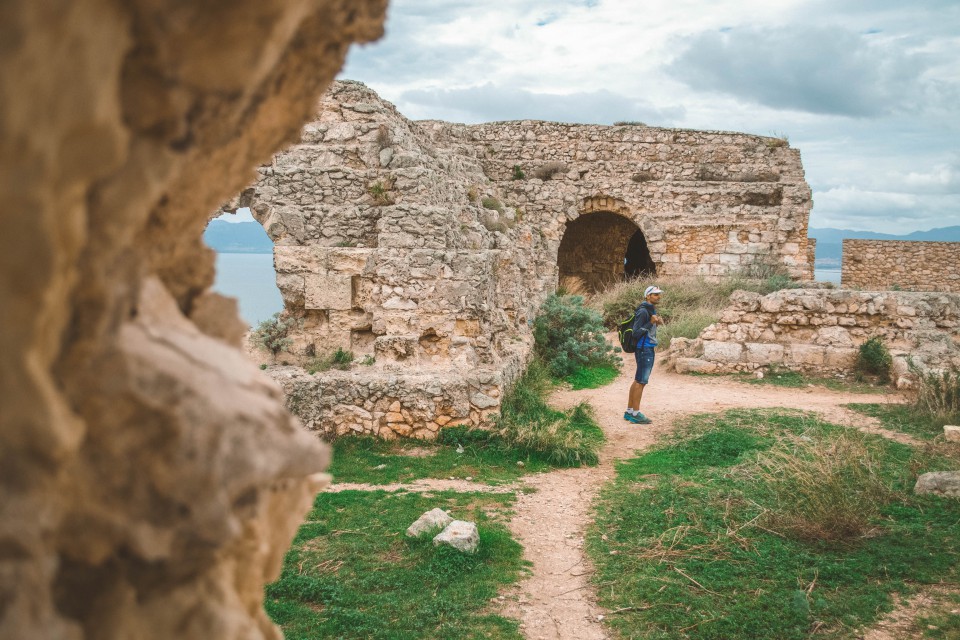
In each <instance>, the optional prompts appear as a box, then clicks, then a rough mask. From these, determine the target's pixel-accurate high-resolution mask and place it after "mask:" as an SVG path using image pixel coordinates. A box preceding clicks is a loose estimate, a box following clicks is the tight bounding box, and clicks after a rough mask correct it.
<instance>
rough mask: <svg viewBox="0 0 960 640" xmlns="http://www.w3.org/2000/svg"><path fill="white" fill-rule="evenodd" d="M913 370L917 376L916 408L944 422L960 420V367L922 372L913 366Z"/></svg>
mask: <svg viewBox="0 0 960 640" xmlns="http://www.w3.org/2000/svg"><path fill="white" fill-rule="evenodd" d="M911 370H912V371H913V373H914V374H915V375H916V376H917V386H916V399H915V401H914V406H915V408H916V410H917V411H919V412H920V413H921V414H923V415H925V416H929V417H931V418H935V419H937V420H938V421H940V422H943V423H944V424H946V422H947V421H956V420H960V369H957V368H956V367H951V368H949V369H946V370H944V371H927V372H921V371H919V370H918V369H917V368H916V367H913V366H911ZM954 424H955V422H954Z"/></svg>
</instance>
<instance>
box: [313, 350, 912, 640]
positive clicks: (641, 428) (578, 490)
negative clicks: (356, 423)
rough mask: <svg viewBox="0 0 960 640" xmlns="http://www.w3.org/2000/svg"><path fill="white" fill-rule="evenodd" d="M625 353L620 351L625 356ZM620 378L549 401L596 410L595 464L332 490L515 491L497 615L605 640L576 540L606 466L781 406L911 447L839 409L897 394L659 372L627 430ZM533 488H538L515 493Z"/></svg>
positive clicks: (524, 625) (542, 629)
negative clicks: (710, 421) (695, 429)
mask: <svg viewBox="0 0 960 640" xmlns="http://www.w3.org/2000/svg"><path fill="white" fill-rule="evenodd" d="M624 355H626V354H624ZM627 357H628V358H630V361H625V366H624V367H623V373H622V374H621V376H620V378H619V379H617V380H616V381H615V382H614V383H612V384H610V385H608V386H606V387H603V388H601V389H592V390H585V391H569V390H567V391H559V392H557V393H555V394H554V396H553V397H552V399H551V403H552V404H553V405H554V406H557V407H559V408H567V407H571V406H573V405H575V404H576V403H578V402H580V401H582V400H586V401H588V402H589V403H590V404H592V405H593V407H594V408H595V410H596V415H597V421H598V422H599V424H600V426H601V427H602V428H603V430H604V432H605V433H606V435H607V444H606V445H605V446H604V448H603V450H602V451H601V456H600V458H601V461H600V464H599V465H598V466H596V467H588V468H580V469H563V470H557V471H553V472H550V473H543V474H534V475H531V476H527V477H525V478H522V479H521V480H519V481H518V483H516V484H514V485H511V486H507V487H496V488H491V487H489V486H486V485H482V484H477V483H472V482H465V481H460V480H419V481H416V482H414V483H410V484H405V485H387V486H378V487H373V486H370V485H343V484H338V485H334V486H333V487H331V489H330V490H332V491H337V490H343V489H347V488H350V489H386V490H396V489H400V488H403V489H406V490H408V491H434V490H442V489H454V490H461V491H491V490H493V491H499V492H508V491H515V492H516V495H517V502H516V505H515V515H514V517H513V519H512V520H511V522H510V529H511V531H512V532H513V534H514V536H515V537H516V538H517V540H519V542H520V543H521V544H522V545H523V547H524V556H525V558H526V559H527V560H529V561H530V562H531V563H532V569H531V574H530V575H529V577H528V578H526V579H525V580H524V581H523V582H521V583H520V584H519V585H517V586H516V587H514V588H513V589H512V590H511V591H510V592H509V593H506V594H504V596H503V597H502V598H501V599H500V603H501V604H500V606H499V607H498V608H499V609H500V610H501V611H502V613H503V614H504V615H507V616H510V617H513V618H516V619H519V620H520V622H521V629H522V631H523V633H524V635H525V637H527V638H529V639H530V640H539V639H550V640H554V639H564V640H566V639H578V640H580V639H583V640H592V639H599V638H608V637H609V636H608V634H607V632H606V630H605V629H604V627H603V625H602V620H603V617H604V616H605V615H609V614H608V612H605V611H604V610H603V609H601V608H600V607H599V606H598V605H597V604H596V595H595V593H594V591H593V588H592V585H591V584H590V581H589V580H590V575H591V572H592V567H591V566H590V563H589V560H588V559H587V557H586V555H585V553H584V549H583V546H584V533H585V530H586V527H587V525H588V524H589V521H590V511H591V505H592V503H593V500H594V498H595V497H596V494H597V492H598V490H599V489H600V487H601V486H602V485H603V484H604V483H605V482H606V481H608V480H610V479H612V478H613V476H614V462H615V461H616V460H618V459H621V458H629V457H633V456H634V455H635V454H636V452H638V451H642V450H644V449H646V448H647V447H649V446H651V445H652V444H653V443H654V442H656V440H657V439H658V438H659V437H660V436H662V435H663V434H665V433H668V432H670V431H672V430H673V429H675V428H677V426H678V424H679V423H680V422H681V420H682V418H684V417H685V416H689V415H691V414H694V413H703V412H715V411H722V410H725V409H731V408H766V407H788V408H795V409H802V410H805V411H812V412H815V413H817V414H820V415H822V416H823V417H824V418H825V419H827V420H829V421H830V422H834V423H837V424H843V425H846V426H850V427H852V428H857V429H860V430H863V431H868V432H871V433H877V434H879V435H882V436H885V437H888V438H891V439H893V440H897V441H899V442H904V443H908V444H914V443H915V441H914V440H913V439H912V438H910V437H909V436H905V435H903V434H899V433H894V432H889V431H886V430H884V429H881V428H880V427H879V425H878V423H877V422H876V420H874V419H872V418H868V417H866V416H862V415H860V414H857V413H854V412H852V411H849V410H846V409H844V408H842V407H841V406H840V405H843V404H847V403H852V402H869V403H877V402H900V401H902V398H900V397H898V396H896V395H875V394H871V395H864V394H852V393H842V392H836V391H830V390H827V389H824V388H821V387H808V388H804V389H788V388H781V387H775V386H772V385H752V384H747V383H741V382H737V381H736V380H733V379H731V378H728V377H704V376H688V375H678V374H675V373H671V372H667V371H664V370H663V369H662V368H661V367H660V366H659V365H658V367H657V368H656V370H655V371H654V373H653V375H652V376H651V379H650V384H649V385H648V386H647V389H646V392H645V396H644V399H643V403H642V404H641V410H642V411H643V412H644V413H645V414H646V415H647V416H648V417H650V418H651V419H652V420H653V424H650V425H634V424H631V423H628V422H626V421H625V420H624V419H623V412H624V409H625V408H626V395H627V389H628V387H629V385H630V379H631V377H632V375H633V370H634V366H633V362H632V356H627ZM524 487H526V488H535V489H536V491H532V492H531V491H529V490H527V491H523V490H522V489H523V488H524Z"/></svg>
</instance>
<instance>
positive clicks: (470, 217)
mask: <svg viewBox="0 0 960 640" xmlns="http://www.w3.org/2000/svg"><path fill="white" fill-rule="evenodd" d="M259 172H260V176H259V179H258V180H257V181H256V183H255V184H254V185H253V186H251V187H250V188H248V189H247V190H245V191H244V192H243V193H242V194H241V195H240V196H239V197H238V198H236V199H235V200H234V201H232V202H230V203H229V204H228V205H226V206H225V207H224V209H225V210H233V209H236V208H238V207H241V206H249V207H250V208H251V210H252V212H253V215H254V216H255V217H256V218H257V219H258V220H260V221H261V222H262V223H263V225H264V227H265V228H266V230H267V232H268V233H269V234H270V236H271V237H272V238H273V240H274V242H275V249H274V262H275V266H276V270H277V283H278V285H279V287H280V290H281V292H282V294H283V298H284V303H285V306H286V310H287V312H288V313H289V314H290V315H292V316H293V317H295V318H296V319H297V320H298V322H299V327H298V329H297V331H296V332H295V333H296V335H295V344H294V346H293V348H292V350H291V351H292V354H293V358H292V359H293V360H296V361H297V363H299V364H305V363H308V362H309V360H310V359H311V358H313V357H317V356H320V355H322V354H325V353H329V352H331V351H333V350H335V349H337V348H343V349H348V350H350V351H353V352H354V354H355V355H356V356H357V358H358V359H363V358H364V357H366V356H372V357H373V358H374V359H375V363H374V364H372V365H370V366H369V367H359V368H357V369H355V370H354V371H351V372H350V373H349V374H340V373H335V374H324V375H322V376H321V375H319V374H318V375H317V376H313V377H311V376H309V375H306V374H305V373H303V371H302V369H297V368H295V367H289V368H280V369H275V370H273V371H272V373H273V375H274V377H275V379H277V380H278V382H280V384H281V385H282V386H283V387H284V389H285V391H286V392H287V394H288V397H289V398H291V402H290V406H291V407H292V408H294V410H295V411H296V412H297V413H298V415H300V416H301V417H302V418H303V419H304V421H305V422H306V423H307V424H308V426H312V427H313V428H316V429H321V430H324V431H328V432H333V433H345V432H348V431H362V432H369V433H375V434H379V435H381V436H385V437H393V436H394V435H403V436H413V437H420V438H432V437H434V436H435V434H436V432H437V431H438V429H439V428H440V427H443V426H444V425H447V424H468V425H474V426H476V425H481V424H483V423H484V421H485V419H486V418H487V417H488V416H489V415H490V414H491V413H495V412H497V411H498V409H499V402H500V397H501V394H502V393H503V390H504V387H505V386H506V385H508V384H509V383H510V382H511V381H512V380H513V379H514V378H515V377H516V376H517V375H518V373H519V372H520V371H521V370H522V367H523V365H524V363H525V362H526V359H527V357H528V354H529V352H530V348H531V342H532V338H531V332H530V329H529V325H530V323H531V322H532V320H533V318H534V316H535V314H536V311H537V309H538V307H539V305H540V304H541V303H542V301H543V300H544V299H545V297H546V296H547V295H548V294H549V293H551V292H552V291H553V290H554V289H555V288H556V286H557V284H558V281H559V280H561V279H563V278H567V277H576V278H579V279H581V280H582V281H583V282H584V283H585V285H586V286H587V287H589V288H596V287H598V286H600V285H602V284H604V283H607V282H610V281H613V280H616V279H619V278H622V277H623V276H624V274H625V273H626V274H628V275H636V274H638V273H643V272H646V273H649V274H703V275H706V276H721V275H724V274H728V273H732V272H748V273H750V272H754V273H764V272H765V271H768V270H769V269H771V268H773V267H782V268H784V269H785V270H786V271H787V272H789V273H790V275H791V276H793V277H794V278H796V279H799V280H811V279H812V273H813V241H812V240H808V238H807V219H808V217H809V212H810V206H811V202H810V189H809V187H808V186H807V184H806V182H805V181H804V178H803V169H802V167H801V164H800V154H799V152H798V151H796V150H795V149H791V148H789V147H788V146H787V145H786V143H785V142H784V141H782V140H779V139H776V138H764V137H758V136H751V135H745V134H737V133H720V132H699V131H686V130H676V129H657V128H652V127H646V126H636V125H624V126H585V125H570V124H558V123H548V122H533V121H523V122H501V123H491V124H482V125H472V126H467V125H459V124H450V123H444V122H434V121H425V122H411V121H409V120H407V119H406V118H404V117H403V116H402V115H401V114H400V113H398V112H397V110H396V109H395V108H394V107H393V106H392V105H391V104H389V103H387V102H385V101H383V100H381V99H380V98H379V97H378V96H377V95H376V94H375V93H374V92H373V91H371V90H370V89H368V88H366V87H365V86H363V85H362V84H359V83H355V82H339V83H336V84H335V85H334V87H333V88H332V89H331V90H330V91H329V92H328V93H327V94H326V95H325V97H324V99H323V100H322V101H321V103H320V105H319V108H318V111H317V116H316V119H315V120H314V121H313V122H311V123H310V124H308V125H307V126H306V127H304V129H303V131H302V133H301V137H300V141H299V142H298V143H297V144H295V145H293V146H291V147H290V148H288V149H287V150H286V151H284V152H283V153H280V154H277V155H276V156H275V157H274V159H273V162H272V163H270V164H269V165H265V166H263V167H261V168H260V170H259ZM368 361H369V360H368ZM423 388H429V389H438V391H437V392H436V393H426V394H424V393H422V392H421V389H423Z"/></svg>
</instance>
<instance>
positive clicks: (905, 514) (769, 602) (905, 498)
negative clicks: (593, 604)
mask: <svg viewBox="0 0 960 640" xmlns="http://www.w3.org/2000/svg"><path fill="white" fill-rule="evenodd" d="M841 441H845V442H847V443H848V445H845V446H844V447H835V446H833V445H834V444H835V443H837V442H841ZM857 456H861V457H863V458H862V459H861V458H858V457H857ZM838 457H839V458H841V459H842V461H845V463H844V464H840V463H838V462H836V461H834V458H838ZM867 459H869V462H868V463H865V465H859V463H860V462H861V461H866V460H867ZM788 461H789V463H788ZM805 461H808V462H809V463H810V464H809V465H808V464H805ZM942 462H943V461H942V460H939V461H938V460H937V459H935V456H934V455H933V454H930V453H927V452H923V451H921V452H917V451H914V450H913V449H912V448H911V447H908V446H905V445H901V444H898V443H894V442H890V441H886V440H883V439H882V438H878V437H874V436H868V435H865V434H860V433H859V432H856V431H851V430H849V429H845V428H843V427H839V426H836V425H831V424H827V423H823V422H820V421H819V420H818V419H816V418H815V417H814V416H812V415H810V414H805V413H801V412H795V411H782V410H781V411H768V410H752V411H729V412H726V413H724V414H721V415H709V416H697V417H695V418H693V419H691V420H690V422H689V423H688V424H687V425H686V426H685V428H682V429H681V430H680V431H679V432H678V435H676V436H673V437H672V438H671V439H670V440H669V441H667V442H665V443H664V444H662V445H661V446H659V447H658V448H656V449H654V450H652V451H650V452H648V453H646V454H644V455H643V456H640V457H639V458H636V459H634V460H631V461H628V462H624V463H621V464H620V465H619V466H618V469H617V478H616V479H615V480H614V481H613V482H611V483H610V484H609V485H608V486H607V487H605V488H604V490H603V491H602V492H601V496H600V499H599V501H598V503H597V510H596V520H595V523H594V525H593V526H592V527H591V529H590V531H589V533H588V537H587V547H588V550H589V553H590V555H591V556H592V558H593V561H594V563H595V565H596V568H597V573H596V576H595V581H596V584H597V588H598V594H599V596H600V600H601V604H602V605H603V606H604V607H607V608H608V609H610V610H611V611H616V614H612V615H609V616H608V617H607V619H606V620H607V623H608V624H610V625H611V626H612V627H614V628H615V629H616V630H617V631H618V632H619V633H620V634H621V635H622V636H623V637H630V638H634V637H636V638H640V637H642V638H712V639H721V638H723V639H726V638H782V639H794V638H796V639H799V638H808V637H810V636H811V635H814V634H816V635H818V636H819V635H822V636H824V637H831V638H853V637H856V633H857V630H858V629H860V628H862V627H864V626H869V625H871V624H873V623H875V622H876V621H877V620H878V619H879V618H880V617H882V616H883V614H884V613H885V612H887V611H889V610H890V609H891V608H892V607H893V605H894V602H893V598H892V597H891V594H893V593H899V594H907V595H909V594H911V593H914V592H915V591H916V590H917V589H918V588H922V586H923V585H932V584H938V583H941V582H946V583H956V582H957V580H958V578H960V574H958V566H960V562H958V561H960V527H958V526H957V523H958V521H960V501H958V500H951V499H942V498H933V497H929V496H915V495H913V494H912V491H911V490H910V489H911V487H912V485H913V482H914V481H915V478H916V470H917V469H918V468H922V470H924V471H926V470H934V469H933V467H936V466H937V465H938V464H942ZM858 466H866V467H868V472H869V474H870V475H869V478H867V479H865V476H864V475H863V473H862V472H861V471H859V470H858ZM926 467H930V468H926ZM851 471H856V473H851ZM811 472H812V473H813V475H812V474H811ZM815 474H821V475H822V476H823V480H822V481H821V482H816V481H811V480H816V477H817V476H816V475H815ZM858 474H859V475H858ZM784 480H789V482H788V483H786V484H785V483H784ZM863 484H869V485H870V487H869V489H867V490H864V489H862V488H861V485H863ZM878 485H882V487H881V489H882V491H879V492H878V491H876V489H877V487H878ZM861 493H864V495H867V494H869V495H870V496H873V499H872V501H868V500H865V499H864V500H861V499H858V496H859V495H860V494H861ZM824 496H827V497H829V498H830V501H829V504H828V505H827V507H829V508H828V509H827V510H826V511H818V510H817V509H818V508H819V506H818V505H817V504H816V503H817V502H818V501H820V500H822V499H823V497H824ZM797 501H800V502H801V503H803V504H801V505H800V506H799V507H797V505H796V504H795V503H796V502H797ZM831 509H833V510H832V511H831ZM837 509H839V510H840V512H841V515H843V514H844V513H847V512H850V511H852V510H856V511H858V513H859V514H860V515H861V516H865V517H866V518H867V520H866V521H865V522H866V530H865V531H864V532H863V533H862V534H859V535H856V536H849V537H843V536H842V535H841V536H839V537H835V538H834V539H830V540H822V539H821V540H814V539H809V538H807V539H805V538H804V535H809V533H810V531H811V529H804V530H802V531H799V532H798V531H797V530H796V529H795V528H794V525H795V524H796V521H795V520H791V519H790V518H796V517H800V518H807V519H812V521H814V522H818V520H817V519H823V520H824V521H828V520H829V519H831V518H834V517H835V516H836V513H835V512H836V510H837ZM861 524H863V523H862V522H861ZM813 530H814V531H815V529H813ZM841 533H842V532H841Z"/></svg>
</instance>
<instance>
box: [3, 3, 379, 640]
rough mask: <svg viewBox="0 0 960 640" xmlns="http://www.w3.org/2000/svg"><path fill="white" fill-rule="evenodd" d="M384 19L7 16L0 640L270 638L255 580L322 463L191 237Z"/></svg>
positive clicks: (188, 10)
mask: <svg viewBox="0 0 960 640" xmlns="http://www.w3.org/2000/svg"><path fill="white" fill-rule="evenodd" d="M384 9H385V2H383V1H382V0H356V1H352V2H349V3H348V2H341V1H336V0H320V1H318V2H311V3H305V2H301V1H299V0H255V1H254V0H236V1H235V2H232V3H229V4H224V3H204V2H193V3H188V2H171V1H166V0H154V1H146V0H130V1H128V2H124V3H117V2H103V1H99V0H79V1H77V2H66V3H64V2H54V3H50V2H35V1H32V0H29V1H28V0H12V1H10V2H4V3H2V5H0V25H2V26H0V31H2V34H3V35H2V36H0V41H2V43H3V44H2V46H0V94H2V96H3V98H2V105H3V107H2V109H0V194H2V199H3V202H4V207H3V210H2V213H0V216H2V227H3V229H4V232H3V233H2V234H0V256H2V257H0V263H2V267H0V274H2V275H0V326H2V327H3V330H2V331H0V353H2V354H3V357H2V359H0V637H3V638H58V639H64V640H74V639H77V640H79V639H81V638H89V639H107V638H142V639H151V638H198V639H199V638H203V639H205V640H206V639H209V638H241V637H242V638H279V637H280V633H279V631H278V630H277V629H276V628H275V627H274V626H273V624H272V623H271V622H270V621H269V620H268V619H267V617H266V615H265V613H264V612H263V610H262V599H263V585H264V583H265V582H267V581H269V580H271V579H272V578H274V577H275V576H276V575H277V574H278V572H279V568H280V562H281V559H282V556H283V553H284V550H285V548H286V546H287V545H288V544H289V541H290V539H291V538H292V536H293V533H294V531H295V529H296V527H297V526H298V524H299V521H300V519H301V517H302V514H303V513H304V512H305V511H306V509H308V508H309V506H310V503H311V500H312V497H313V495H314V493H315V492H316V491H317V490H318V489H319V488H320V487H322V486H323V484H324V483H325V477H324V476H323V474H318V472H320V471H322V470H323V469H324V467H325V465H326V460H327V457H328V454H327V450H326V448H325V447H324V446H323V445H321V444H320V443H319V442H318V441H317V440H316V439H315V438H312V437H310V435H309V434H307V433H305V432H304V431H303V430H302V429H301V428H300V425H299V424H298V421H297V420H296V419H294V418H292V417H291V416H290V414H289V413H288V412H287V411H286V410H285V408H284V406H283V396H282V393H281V391H280V390H279V389H278V388H277V387H276V386H275V385H274V384H272V383H271V382H270V381H269V380H266V379H265V378H263V377H262V376H261V374H260V373H259V372H258V371H257V370H256V368H255V367H254V366H253V365H252V364H251V363H249V362H248V361H247V360H246V359H245V358H244V357H243V355H242V353H241V352H240V350H239V349H238V348H237V347H238V346H239V344H240V340H241V335H242V332H243V325H242V323H241V322H240V320H239V318H238V317H237V313H236V308H235V304H234V303H233V302H232V301H229V300H226V299H224V298H221V297H220V296H217V295H214V294H212V293H210V292H209V288H210V285H211V284H212V281H213V254H212V252H211V251H210V250H208V249H206V248H205V247H204V246H203V244H202V241H201V232H202V230H203V227H204V224H205V223H206V222H207V219H208V217H209V212H210V211H212V210H213V209H215V208H216V206H217V205H218V204H219V203H220V202H222V201H223V200H224V199H225V198H227V197H229V196H230V194H231V193H236V192H237V191H238V190H239V189H241V188H242V187H243V185H244V184H247V183H248V182H249V180H250V168H251V167H253V166H255V165H256V164H258V163H261V162H263V161H265V160H268V159H269V157H270V154H271V153H272V152H274V151H275V150H276V149H278V148H279V147H280V146H281V145H283V144H285V143H287V142H290V141H292V140H294V139H296V134H297V132H298V130H299V128H300V126H301V124H302V123H303V122H304V121H306V120H307V119H308V117H309V115H310V114H311V112H312V109H313V107H314V106H315V104H316V99H317V98H318V97H319V94H320V93H321V92H322V90H323V89H324V88H325V87H326V86H327V84H328V83H329V81H330V80H331V79H332V78H333V76H334V75H335V74H336V72H337V70H338V69H339V68H340V66H341V64H342V62H343V58H344V55H345V53H346V50H347V47H348V46H349V44H350V43H351V42H352V41H355V40H370V39H372V38H376V37H378V36H379V34H380V33H381V24H382V21H383V13H384Z"/></svg>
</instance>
